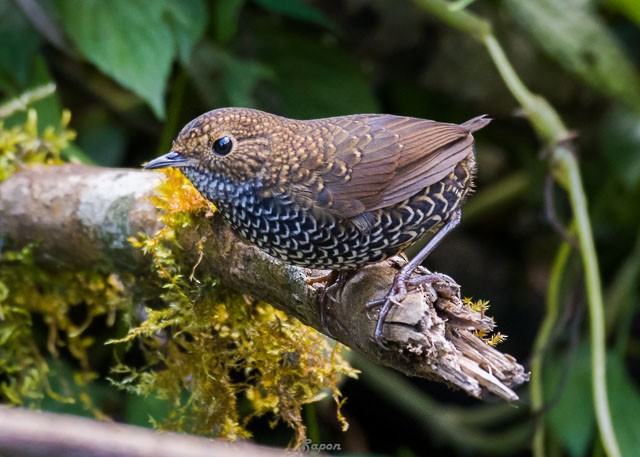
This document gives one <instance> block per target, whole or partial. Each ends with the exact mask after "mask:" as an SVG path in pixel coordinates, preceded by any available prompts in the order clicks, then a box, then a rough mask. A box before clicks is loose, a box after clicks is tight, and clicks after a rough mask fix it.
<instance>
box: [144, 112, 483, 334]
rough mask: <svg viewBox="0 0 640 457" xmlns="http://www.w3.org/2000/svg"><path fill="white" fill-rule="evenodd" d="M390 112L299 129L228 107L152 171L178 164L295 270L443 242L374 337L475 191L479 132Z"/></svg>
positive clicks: (386, 305)
mask: <svg viewBox="0 0 640 457" xmlns="http://www.w3.org/2000/svg"><path fill="white" fill-rule="evenodd" d="M489 122H490V119H488V118H487V117H485V116H479V117H476V118H474V119H471V120H470V121H467V122H465V123H464V124H462V125H457V124H447V123H442V122H436V121H430V120H424V119H416V118H411V117H402V116H392V115H386V114H356V115H351V116H341V117H332V118H326V119H315V120H307V121H298V120H293V119H287V118H284V117H280V116H276V115H273V114H269V113H265V112H262V111H257V110H253V109H245V108H222V109H217V110H214V111H210V112H208V113H205V114H203V115H201V116H199V117H197V118H196V119H194V120H193V121H191V122H190V123H189V124H187V125H186V126H185V127H184V128H183V129H182V131H181V132H180V134H179V135H178V137H177V138H176V139H175V141H174V142H173V147H172V149H171V152H169V153H167V154H165V155H164V156H161V157H158V158H157V159H155V160H152V161H151V162H149V163H148V164H147V165H146V166H145V168H163V167H178V168H180V170H181V171H182V172H183V173H184V175H185V176H186V177H187V178H188V179H189V180H190V181H191V182H192V183H193V185H194V186H195V187H196V188H197V189H198V190H199V191H200V193H201V194H202V195H203V196H204V197H205V198H206V199H207V200H209V201H211V202H213V203H214V204H215V205H216V206H217V207H218V209H219V211H220V212H221V213H222V215H223V216H224V217H225V219H226V220H227V221H229V223H230V224H231V225H232V227H233V228H234V229H235V230H236V231H237V232H238V233H239V234H240V235H242V236H243V237H244V238H246V239H247V240H249V241H251V242H253V243H255V244H256V245H257V246H259V247H260V248H261V249H263V250H264V251H266V252H267V253H269V254H270V255H272V256H274V257H276V258H278V259H281V260H283V261H285V262H288V263H290V264H295V265H300V266H303V267H307V268H319V269H330V270H334V271H343V270H353V269H356V268H358V267H360V266H362V265H365V264H369V263H373V262H378V261H380V260H383V259H385V258H387V257H390V256H393V255H395V254H398V253H400V252H402V251H403V250H405V249H406V248H407V247H409V246H410V245H412V244H413V243H415V242H416V241H417V240H418V239H419V238H421V237H422V236H423V235H425V234H426V233H427V232H434V235H433V236H432V238H431V239H430V240H429V242H428V243H427V244H426V246H425V247H424V248H423V249H422V250H421V251H420V252H419V254H418V255H417V256H415V257H414V258H413V259H412V260H411V261H410V262H409V263H407V264H406V265H405V266H404V267H403V268H402V270H401V271H400V272H399V273H398V274H397V275H396V277H395V279H394V282H393V287H392V289H391V291H390V292H389V293H388V294H387V296H386V298H385V300H383V301H381V302H380V304H381V305H382V307H381V309H380V313H379V318H378V322H377V325H376V330H375V334H374V337H375V339H376V341H377V342H378V343H379V344H382V329H383V325H384V320H385V318H386V316H387V314H388V313H389V311H390V309H391V307H392V306H393V304H394V303H397V302H398V301H399V300H401V299H402V298H403V296H404V295H405V294H406V292H407V287H406V284H407V281H408V278H409V277H410V275H411V273H412V272H413V271H414V270H415V268H417V266H418V265H420V264H421V263H422V261H423V260H424V259H425V258H426V257H427V256H428V255H429V253H430V252H431V251H432V250H433V249H434V248H435V247H436V245H437V244H438V243H439V242H440V241H441V240H442V238H443V237H444V236H445V235H446V234H447V233H448V232H449V231H451V230H452V229H453V228H454V227H456V226H457V225H458V224H459V222H460V206H461V205H462V204H463V202H464V201H465V199H466V197H467V195H468V194H469V192H470V190H471V189H472V187H473V176H474V173H475V167H476V160H475V151H474V140H473V136H472V132H475V131H476V130H479V129H481V128H482V127H484V126H486V125H487V124H488V123H489Z"/></svg>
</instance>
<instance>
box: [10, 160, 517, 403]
mask: <svg viewBox="0 0 640 457" xmlns="http://www.w3.org/2000/svg"><path fill="white" fill-rule="evenodd" d="M161 179H162V175H161V174H159V173H155V172H148V171H137V170H122V169H105V168H92V167H86V166H79V165H64V166H59V167H38V168H33V169H29V170H25V171H22V172H20V173H18V174H16V175H14V176H13V177H11V178H10V179H8V180H6V181H5V182H3V183H0V238H1V239H5V241H8V242H9V246H11V247H20V246H24V245H25V244H27V243H32V242H37V243H38V245H37V248H36V251H35V254H36V258H37V259H38V261H39V262H40V263H41V264H42V265H43V266H46V267H48V268H57V269H60V268H66V269H86V268H92V267H95V266H98V267H100V268H103V269H105V270H108V271H134V272H141V271H149V268H150V261H149V259H147V258H145V257H144V256H143V255H142V254H141V253H140V252H139V251H138V250H135V249H133V248H132V247H131V245H130V243H129V242H128V241H127V238H129V237H130V236H135V235H137V234H138V233H139V232H144V233H147V234H150V235H152V234H153V233H155V232H156V231H157V230H158V229H159V228H160V223H159V222H158V218H157V215H158V214H157V210H156V209H155V207H154V206H153V205H152V204H151V203H150V202H149V201H148V199H147V198H146V197H147V196H149V195H150V194H152V193H153V191H154V188H155V187H156V186H157V185H158V183H159V182H160V180H161ZM201 225H202V227H199V228H194V227H186V228H184V229H182V230H181V232H180V233H179V235H178V237H179V241H180V244H181V246H182V247H183V249H184V251H185V252H184V253H185V255H186V256H187V258H188V259H191V260H192V261H193V263H194V264H195V263H196V261H197V259H198V254H197V249H196V245H197V242H198V241H199V240H200V239H201V238H202V237H205V238H206V245H205V252H206V256H205V258H204V259H202V261H201V262H200V264H199V266H198V268H199V269H206V270H205V271H207V272H208V273H211V274H212V275H213V276H217V277H219V278H220V279H221V280H222V281H223V283H224V284H225V285H226V286H228V287H231V288H233V289H236V290H238V291H241V292H245V293H250V294H252V295H253V296H255V297H256V298H259V299H262V300H265V301H267V302H270V303H272V304H273V305H274V306H276V307H278V308H280V309H282V310H283V311H285V312H287V313H289V314H291V315H293V316H295V317H296V318H298V319H299V320H300V321H302V322H303V323H304V324H306V325H309V326H312V327H314V328H316V329H317V330H319V331H321V332H323V333H325V334H328V335H330V336H331V337H333V338H335V339H336V340H338V341H340V342H341V343H343V344H345V345H347V346H349V347H351V348H353V349H355V350H358V351H360V352H361V353H363V354H364V355H365V356H367V357H368V358H370V359H371V360H373V361H374V362H376V363H379V364H382V365H386V366H389V367H392V368H395V369H397V370H399V371H401V372H403V373H405V374H407V375H410V376H418V377H424V378H429V379H435V380H440V381H444V382H446V383H448V384H450V385H453V386H456V387H458V388H460V389H462V390H464V391H465V392H467V393H468V394H470V395H473V396H475V397H482V396H484V395H486V394H488V393H493V394H496V395H499V396H501V397H503V398H505V399H508V400H516V399H517V398H518V396H517V395H516V394H515V392H514V391H513V390H512V389H513V388H514V387H516V386H518V385H520V384H522V383H523V382H525V381H526V380H528V373H526V372H525V370H524V368H523V367H522V366H521V365H520V364H518V363H517V361H516V360H515V359H514V358H513V357H511V356H509V355H508V354H503V353H501V352H500V351H498V350H496V349H495V348H493V347H491V346H489V345H487V344H486V343H485V342H484V341H482V340H481V339H480V338H478V337H477V336H476V333H475V332H476V330H483V331H490V330H492V329H493V322H492V321H491V319H489V318H487V317H485V316H484V315H482V314H481V313H478V312H474V311H472V310H470V309H469V308H468V307H467V306H466V305H464V304H463V301H462V300H461V298H460V297H461V296H460V286H458V285H457V284H456V283H455V281H454V280H453V279H451V278H450V277H448V276H446V275H439V274H435V279H433V280H432V281H430V282H429V283H428V284H427V285H423V286H420V287H417V288H415V289H413V290H411V291H410V293H409V294H408V296H407V297H406V299H405V300H404V301H403V302H402V305H401V306H396V307H394V309H393V310H392V311H391V313H390V314H389V317H388V319H387V325H385V327H384V331H385V333H384V336H385V339H386V340H387V342H388V343H387V344H388V349H383V348H380V347H379V346H378V345H377V344H376V343H375V342H374V341H373V339H372V337H371V336H372V334H373V329H374V327H375V318H376V310H375V309H374V310H369V311H368V310H367V309H366V307H365V304H366V303H368V302H370V301H372V300H375V299H377V298H381V297H383V296H384V295H385V294H386V292H387V291H388V290H389V289H390V287H391V283H392V281H393V277H394V275H395V273H396V272H397V270H398V268H399V267H400V266H401V265H402V264H403V263H404V260H403V259H401V258H399V257H395V258H393V259H390V260H388V261H384V262H380V263H378V264H374V265H370V266H367V267H365V268H362V269H360V270H359V271H358V272H357V273H356V274H355V275H353V276H352V277H350V278H348V279H347V280H346V281H345V282H343V286H342V287H340V288H338V289H336V290H332V291H330V292H329V293H327V294H325V293H323V290H324V286H323V285H322V284H321V283H316V284H309V282H308V279H309V278H313V277H317V276H320V275H323V274H326V273H327V272H323V271H317V270H309V269H304V268H299V267H295V266H290V265H286V264H284V263H282V262H280V261H278V260H276V259H274V258H272V257H270V256H268V255H267V254H265V253H263V252H262V251H260V250H259V249H258V248H256V247H255V246H253V245H251V244H249V243H248V242H245V241H243V240H241V239H240V238H239V237H237V236H236V235H235V234H234V233H233V231H232V230H231V229H230V228H229V226H228V225H227V224H226V223H225V222H224V221H223V220H222V218H221V217H220V216H218V215H216V216H214V218H213V219H212V222H211V224H209V225H207V224H201ZM422 273H423V274H424V273H426V270H424V271H422ZM323 299H324V303H325V305H324V306H322V305H321V304H320V303H321V302H322V301H323Z"/></svg>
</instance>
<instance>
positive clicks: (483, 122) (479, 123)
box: [460, 114, 493, 133]
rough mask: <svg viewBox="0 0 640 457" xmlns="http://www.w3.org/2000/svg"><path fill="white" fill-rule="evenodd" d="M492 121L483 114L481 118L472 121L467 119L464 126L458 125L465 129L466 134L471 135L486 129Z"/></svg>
mask: <svg viewBox="0 0 640 457" xmlns="http://www.w3.org/2000/svg"><path fill="white" fill-rule="evenodd" d="M492 120H493V119H491V118H490V117H488V114H483V115H481V116H477V117H474V118H473V119H469V120H468V121H467V122H465V123H464V124H460V127H462V128H463V129H465V130H466V131H467V132H469V133H472V132H475V131H478V130H480V129H481V128H483V127H486V126H487V124H489V122H491V121H492Z"/></svg>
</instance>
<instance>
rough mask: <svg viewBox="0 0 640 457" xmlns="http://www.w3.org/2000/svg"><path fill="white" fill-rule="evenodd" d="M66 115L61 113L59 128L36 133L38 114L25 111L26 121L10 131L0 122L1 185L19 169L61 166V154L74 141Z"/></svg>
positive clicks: (69, 115) (67, 114)
mask: <svg viewBox="0 0 640 457" xmlns="http://www.w3.org/2000/svg"><path fill="white" fill-rule="evenodd" d="M70 121H71V114H70V112H69V111H66V110H65V111H63V112H62V117H61V119H60V124H59V125H58V126H56V127H53V126H47V127H45V129H44V131H43V132H42V134H39V133H38V114H37V112H36V111H35V110H33V109H29V110H28V111H27V119H26V121H25V122H24V123H22V124H17V125H15V126H13V127H11V128H9V129H6V128H5V127H4V122H3V121H2V119H1V118H0V181H4V180H5V179H7V178H8V177H10V176H11V175H12V174H14V173H15V172H16V171H17V170H19V169H20V168H21V167H23V166H25V165H27V164H30V163H48V164H55V163H62V160H61V159H60V151H62V150H63V149H64V148H66V147H67V146H68V145H69V142H71V141H73V139H74V138H75V136H76V134H75V132H74V131H73V130H70V129H69V128H68V126H69V122H70Z"/></svg>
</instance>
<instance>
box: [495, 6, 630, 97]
mask: <svg viewBox="0 0 640 457" xmlns="http://www.w3.org/2000/svg"><path fill="white" fill-rule="evenodd" d="M505 5H506V6H507V10H508V11H509V13H510V14H511V15H512V16H513V17H514V18H515V19H516V20H517V21H518V23H519V24H520V26H521V27H522V28H523V29H525V30H526V31H527V32H528V33H529V35H530V36H531V37H532V38H533V39H534V40H535V41H536V43H537V44H538V46H540V47H541V48H542V49H543V50H544V51H545V52H546V53H547V54H548V55H550V56H551V57H552V58H554V59H555V60H556V61H557V62H558V63H560V64H561V65H562V66H564V67H565V68H566V69H567V70H569V71H571V72H572V73H574V74H575V75H577V76H579V77H580V78H581V79H583V80H584V81H586V82H587V83H588V84H590V85H591V86H592V87H594V88H595V89H596V90H598V91H600V92H602V93H603V94H605V95H607V96H610V97H614V98H616V99H618V100H620V101H622V102H624V103H627V104H631V105H633V106H635V107H636V108H640V79H639V78H638V75H637V72H636V71H635V69H634V67H633V65H632V64H631V63H630V60H629V58H628V56H627V55H626V54H625V52H624V50H623V49H622V47H621V46H620V43H619V42H618V41H617V40H616V39H615V38H614V37H613V35H612V34H611V33H610V32H609V30H608V29H607V27H606V25H605V24H604V23H603V22H602V21H601V20H600V18H599V17H598V16H597V14H596V10H595V9H594V8H593V7H592V6H591V5H590V4H589V3H588V2H580V1H572V2H558V1H556V0H538V1H523V0H507V1H506V2H505Z"/></svg>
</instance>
